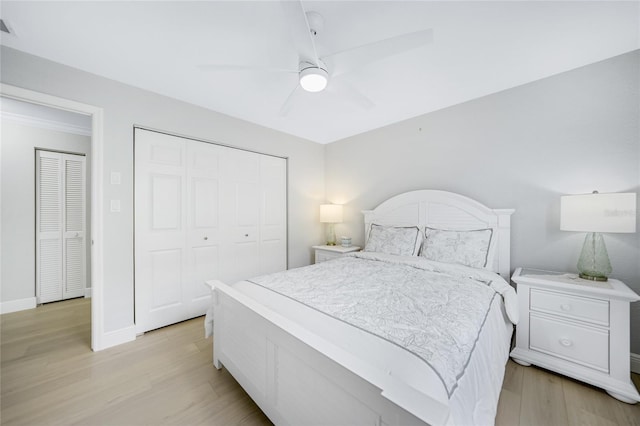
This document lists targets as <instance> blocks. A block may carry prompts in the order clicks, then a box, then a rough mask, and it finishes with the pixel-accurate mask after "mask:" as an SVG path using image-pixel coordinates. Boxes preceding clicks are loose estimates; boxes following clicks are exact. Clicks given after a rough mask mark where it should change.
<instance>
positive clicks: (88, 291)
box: [84, 287, 91, 299]
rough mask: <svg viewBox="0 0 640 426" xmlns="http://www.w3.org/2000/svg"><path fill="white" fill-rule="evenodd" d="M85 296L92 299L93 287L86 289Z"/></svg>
mask: <svg viewBox="0 0 640 426" xmlns="http://www.w3.org/2000/svg"><path fill="white" fill-rule="evenodd" d="M84 298H85V299H90V298H91V287H89V288H85V289H84Z"/></svg>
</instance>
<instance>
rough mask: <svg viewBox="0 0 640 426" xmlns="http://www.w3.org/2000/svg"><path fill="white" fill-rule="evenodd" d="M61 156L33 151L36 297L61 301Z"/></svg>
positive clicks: (40, 300)
mask: <svg viewBox="0 0 640 426" xmlns="http://www.w3.org/2000/svg"><path fill="white" fill-rule="evenodd" d="M62 210H63V207H62V154H59V153H54V152H48V151H36V231H37V232H36V294H37V296H38V303H47V302H53V301H56V300H61V299H62Z"/></svg>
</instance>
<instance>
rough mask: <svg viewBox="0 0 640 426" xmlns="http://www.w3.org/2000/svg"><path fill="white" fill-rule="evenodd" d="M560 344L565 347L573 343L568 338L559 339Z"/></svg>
mask: <svg viewBox="0 0 640 426" xmlns="http://www.w3.org/2000/svg"><path fill="white" fill-rule="evenodd" d="M560 344H561V345H562V346H564V347H566V348H568V347H569V346H572V345H573V342H572V341H571V340H569V339H560Z"/></svg>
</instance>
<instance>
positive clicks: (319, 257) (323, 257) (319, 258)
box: [316, 250, 341, 263]
mask: <svg viewBox="0 0 640 426" xmlns="http://www.w3.org/2000/svg"><path fill="white" fill-rule="evenodd" d="M340 256H341V254H340V253H331V252H327V251H321V250H318V251H316V263H320V262H325V261H327V260H331V259H335V258H336V257H340Z"/></svg>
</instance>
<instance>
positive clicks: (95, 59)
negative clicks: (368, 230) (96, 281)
mask: <svg viewBox="0 0 640 426" xmlns="http://www.w3.org/2000/svg"><path fill="white" fill-rule="evenodd" d="M303 4H304V8H305V9H306V10H313V11H317V12H319V13H320V14H321V15H323V17H324V20H325V25H324V26H325V28H324V31H323V32H322V33H320V34H319V35H318V36H317V42H316V43H317V48H318V53H319V55H320V56H323V55H326V54H330V53H334V52H336V51H341V50H345V49H349V48H352V47H356V46H359V45H362V44H366V43H370V42H374V41H378V40H382V39H384V38H388V37H393V36H397V35H400V34H404V33H407V32H412V31H418V30H422V29H428V28H431V29H433V34H434V42H433V43H432V44H430V45H428V46H425V47H421V48H417V49H414V50H412V51H409V52H405V53H403V54H400V55H396V56H393V57H391V58H388V59H385V60H382V61H379V62H377V63H376V64H375V65H369V66H365V67H362V68H361V69H358V70H356V71H353V72H351V73H348V74H345V75H343V76H340V77H339V78H336V79H335V80H331V81H330V82H329V90H325V91H324V92H320V93H307V92H304V91H302V90H298V91H297V92H296V93H295V95H294V96H295V98H294V99H293V107H292V109H291V110H290V112H289V113H288V115H286V116H282V115H281V114H280V109H281V107H282V105H283V103H284V102H285V100H286V99H287V97H288V96H289V94H290V93H291V91H292V90H293V89H294V88H295V87H296V85H297V75H296V74H287V73H276V72H253V71H227V72H219V71H217V72H211V71H203V70H202V69H200V68H198V66H199V65H204V64H232V65H256V66H264V67H280V68H291V69H295V68H296V67H297V64H298V54H297V52H296V49H295V45H294V41H293V40H292V37H291V35H290V31H289V27H288V26H287V22H286V21H285V14H284V13H283V8H282V5H281V4H280V2H279V1H256V2H248V1H227V2H221V1H196V2H179V1H161V2H154V1H141V2H109V1H107V2H100V1H98V2H82V1H80V2H78V1H77V2H56V1H46V2H30V1H16V2H13V1H2V9H1V11H0V13H1V17H2V19H3V20H5V22H7V23H8V24H9V26H10V27H11V28H12V29H13V30H14V31H15V35H13V36H7V35H5V34H4V33H3V34H2V38H1V42H2V44H4V45H6V46H9V47H12V48H15V49H18V50H22V51H25V52H28V53H31V54H34V55H37V56H41V57H44V58H47V59H50V60H53V61H56V62H60V63H63V64H66V65H70V66H73V67H76V68H79V69H82V70H85V71H89V72H91V73H94V74H98V75H102V76H104V77H107V78H111V79H114V80H118V81H121V82H123V83H126V84H130V85H132V86H136V87H140V88H143V89H146V90H150V91H152V92H156V93H160V94H163V95H166V96H170V97H173V98H176V99H180V100H183V101H186V102H189V103H192V104H196V105H200V106H203V107H205V108H209V109H211V110H214V111H218V112H222V113H225V114H228V115H231V116H234V117H238V118H242V119H245V120H248V121H251V122H254V123H257V124H261V125H263V126H266V127H270V128H273V129H277V130H280V131H283V132H286V133H290V134H293V135H297V136H300V137H303V138H306V139H309V140H312V141H315V142H319V143H328V142H333V141H336V140H339V139H342V138H345V137H348V136H352V135H354V134H358V133H362V132H365V131H368V130H371V129H375V128H378V127H382V126H385V125H388V124H391V123H394V122H398V121H401V120H405V119H408V118H411V117H415V116H419V115H422V114H425V113H428V112H431V111H435V110H438V109H441V108H445V107H448V106H451V105H455V104H458V103H461V102H465V101H468V100H471V99H474V98H478V97H480V96H484V95H488V94H491V93H495V92H498V91H501V90H505V89H508V88H511V87H514V86H518V85H521V84H525V83H528V82H531V81H535V80H538V79H541V78H544V77H548V76H551V75H554V74H557V73H560V72H564V71H567V70H570V69H574V68H577V67H580V66H583V65H587V64H590V63H593V62H597V61H601V60H603V59H606V58H610V57H613V56H616V55H620V54H623V53H626V52H629V51H632V50H635V49H638V48H640V35H639V27H640V3H639V2H637V1H630V2H610V1H604V2H595V1H590V2H579V1H565V2H553V1H530V2H521V1H505V2H484V1H471V2H457V1H449V2H430V1H366V0H365V1H308V2H307V1H305V2H303ZM339 79H342V82H340V81H339ZM340 83H342V84H340ZM345 83H349V84H350V85H351V86H353V87H354V88H356V89H357V90H359V91H360V92H361V93H363V94H364V95H366V96H367V97H368V98H369V99H371V100H372V101H373V102H374V104H375V106H374V107H372V108H369V109H365V108H362V106H361V105H359V104H357V103H354V102H352V101H350V100H349V98H348V97H347V96H345V92H344V90H346V89H344V86H345Z"/></svg>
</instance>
